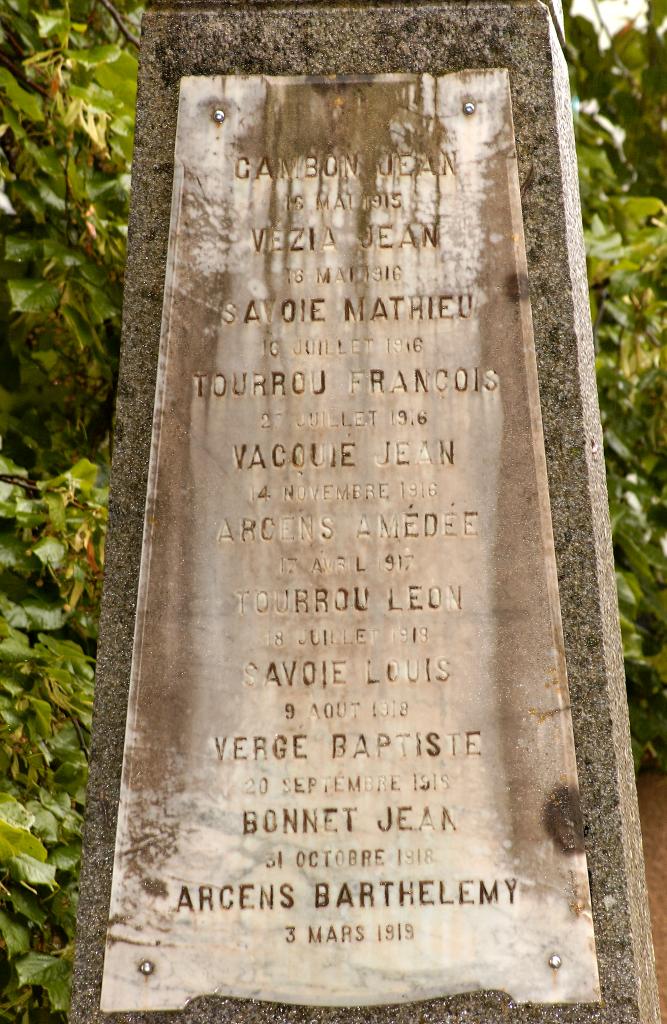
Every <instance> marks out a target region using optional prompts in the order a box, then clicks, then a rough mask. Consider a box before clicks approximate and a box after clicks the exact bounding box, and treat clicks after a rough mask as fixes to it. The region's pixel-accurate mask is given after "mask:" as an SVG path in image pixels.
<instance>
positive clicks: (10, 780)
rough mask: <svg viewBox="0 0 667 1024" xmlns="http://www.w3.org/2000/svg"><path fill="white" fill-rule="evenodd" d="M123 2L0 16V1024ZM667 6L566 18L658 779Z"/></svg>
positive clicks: (107, 173) (100, 511)
mask: <svg viewBox="0 0 667 1024" xmlns="http://www.w3.org/2000/svg"><path fill="white" fill-rule="evenodd" d="M140 6H141V4H140V2H139V0H116V2H115V3H114V4H113V7H114V8H116V9H117V11H118V12H119V19H120V22H121V25H122V26H123V30H122V31H121V29H120V28H119V25H118V20H117V19H115V18H113V17H112V16H110V13H109V9H108V7H109V4H108V0H106V2H101V0H69V2H68V0H0V439H1V441H2V444H1V446H0V992H1V995H0V1024H2V1022H20V1024H28V1022H30V1024H32V1022H33V1021H45V1022H50V1024H61V1022H63V1021H64V1019H65V1013H66V1008H67V1003H68V991H69V978H70V971H71V963H72V940H73V935H74V921H75V912H76V898H77V877H78V864H79V852H80V843H81V826H82V817H81V815H82V808H83V799H84V787H85V780H86V764H87V747H88V741H89V730H90V716H91V701H92V685H93V666H94V662H93V658H94V654H95V640H96V628H97V627H96V623H97V612H98V605H99V597H100V589H101V574H102V566H103V561H104V534H105V527H106V488H105V482H106V478H107V464H108V456H109V450H108V449H109V433H110V426H111V402H112V394H113V387H114V380H115V373H116V363H117V354H118V340H119V331H120V302H121V286H122V268H123V262H124V251H125V234H126V217H127V203H128V188H129V161H130V155H131V149H132V132H133V123H134V120H133V119H134V99H135V79H136V50H135V47H134V45H133V42H132V37H133V36H136V34H137V31H138V30H137V23H138V15H139V12H140ZM665 17H667V0H656V2H655V3H654V4H653V5H652V6H651V7H650V11H649V27H648V29H647V30H646V31H638V30H637V29H635V28H634V27H632V26H630V27H628V28H627V29H625V30H623V31H622V32H620V33H619V34H618V35H617V36H616V37H615V38H614V40H613V47H612V48H611V49H608V50H606V51H603V50H602V49H601V48H600V44H599V39H598V35H597V33H596V32H595V31H594V29H593V28H592V27H591V26H590V24H589V23H588V22H587V21H585V20H584V19H582V18H577V19H572V18H568V26H567V28H568V38H569V41H570V42H569V54H568V56H569V58H570V64H571V68H572V78H573V91H574V93H575V96H576V98H577V102H578V104H579V109H578V113H577V116H576V127H577V134H578V145H579V157H580V167H581V185H582V199H583V208H584V222H585V226H586V236H587V243H588V251H589V270H590V279H591V301H592V306H593V316H594V321H595V334H596V344H597V351H598V371H599V382H600V396H601V404H602V414H603V420H604V426H605V437H606V444H607V452H606V455H607V467H608V474H609V487H610V499H611V508H612V520H613V528H614V543H615V552H616V558H617V567H618V584H619V598H620V605H621V615H622V627H623V637H624V643H625V653H626V664H627V671H628V682H629V692H630V699H631V714H632V725H633V742H634V744H635V753H636V756H637V761H638V763H640V762H641V763H644V762H646V761H650V762H651V763H655V764H658V765H660V766H661V767H662V768H664V769H665V770H667V686H666V684H667V596H666V591H665V586H664V584H665V575H666V573H667V401H666V399H667V387H666V379H667V378H666V376H665V375H666V373H667V366H666V365H665V362H666V359H667V356H665V346H664V342H665V301H666V295H665V283H664V275H663V273H662V268H663V266H664V258H665V253H666V252H667V216H666V213H667V211H666V209H665V205H664V204H665V201H667V147H665V145H664V139H663V128H662V125H663V123H664V121H665V118H666V117H667V110H666V106H667V101H666V99H665V95H664V89H663V88H661V83H662V82H664V81H665V80H667V57H666V52H665V41H664V36H663V35H661V34H660V32H659V31H658V28H657V26H659V25H660V24H661V23H662V21H663V19H664V18H665Z"/></svg>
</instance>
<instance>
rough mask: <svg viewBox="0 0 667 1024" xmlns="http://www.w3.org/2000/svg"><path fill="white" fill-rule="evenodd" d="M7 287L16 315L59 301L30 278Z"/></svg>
mask: <svg viewBox="0 0 667 1024" xmlns="http://www.w3.org/2000/svg"><path fill="white" fill-rule="evenodd" d="M0 70H2V69H1V68H0ZM7 287H8V288H9V295H10V298H11V300H12V309H14V310H16V312H18V313H48V312H50V311H51V310H54V309H55V308H56V306H57V305H58V302H59V301H60V290H59V289H58V288H56V287H55V285H52V284H51V283H50V282H49V281H38V280H34V279H33V278H31V277H24V278H15V279H14V280H13V281H8V282H7Z"/></svg>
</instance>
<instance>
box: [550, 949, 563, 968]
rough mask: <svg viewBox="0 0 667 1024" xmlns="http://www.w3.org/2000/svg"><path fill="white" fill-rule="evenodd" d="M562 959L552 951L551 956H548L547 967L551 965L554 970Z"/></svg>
mask: <svg viewBox="0 0 667 1024" xmlns="http://www.w3.org/2000/svg"><path fill="white" fill-rule="evenodd" d="M562 963H563V961H562V960H561V958H560V957H559V955H558V953H554V954H553V956H550V957H549V967H552V968H553V969H554V971H557V970H558V968H559V967H560V966H561V964H562Z"/></svg>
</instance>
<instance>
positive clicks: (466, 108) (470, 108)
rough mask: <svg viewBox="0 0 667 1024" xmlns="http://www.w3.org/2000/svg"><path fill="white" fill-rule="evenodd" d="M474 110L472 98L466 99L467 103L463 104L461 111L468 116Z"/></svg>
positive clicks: (475, 108)
mask: <svg viewBox="0 0 667 1024" xmlns="http://www.w3.org/2000/svg"><path fill="white" fill-rule="evenodd" d="M476 110H477V107H476V106H475V104H474V103H473V102H472V100H468V102H467V103H464V104H463V113H464V114H465V116H466V117H470V115H471V114H474V113H475V111H476Z"/></svg>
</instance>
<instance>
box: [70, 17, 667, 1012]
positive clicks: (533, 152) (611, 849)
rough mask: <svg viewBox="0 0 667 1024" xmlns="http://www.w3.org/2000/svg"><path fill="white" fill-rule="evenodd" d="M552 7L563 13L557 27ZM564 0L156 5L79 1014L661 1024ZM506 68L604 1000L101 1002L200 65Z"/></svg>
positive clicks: (140, 144) (129, 300) (143, 124)
mask: <svg viewBox="0 0 667 1024" xmlns="http://www.w3.org/2000/svg"><path fill="white" fill-rule="evenodd" d="M554 19H556V20H554ZM560 39H562V25H561V23H560V4H559V2H558V0H552V2H550V3H549V4H547V5H544V4H542V3H540V2H537V0H512V2H501V0H450V2H441V3H438V2H422V0H412V2H405V0H403V2H400V0H396V2H393V0H385V2H384V3H372V2H367V3H361V2H356V0H349V2H348V3H342V2H338V0H330V2H325V0H321V2H317V0H310V2H307V0H303V2H299V0H292V2H269V0H237V2H234V0H218V2H215V0H182V2H174V0H172V2H162V0H156V2H154V3H153V5H152V6H151V8H150V10H149V11H148V13H147V14H146V15H145V17H144V23H143V34H142V58H141V71H140V87H139V100H138V111H137V141H136V149H135V155H134V165H133V190H132V216H131V223H130V237H129V257H128V267H127V280H126V287H125V309H124V345H123V357H122V364H121V373H120V380H119V387H118V406H117V428H116V437H115V454H114V472H113V478H112V506H111V528H110V536H109V543H108V554H107V574H106V584H105V594H104V604H103V615H102V624H101V638H102V639H101V643H100V657H99V667H98V682H97V694H96V704H95V726H94V743H93V752H92V759H91V775H90V785H89V790H88V801H89V803H88V814H87V831H86V843H85V850H84V867H83V875H82V894H81V902H80V907H79V930H78V944H77V962H76V970H75V987H74V998H73V1007H72V1016H71V1020H72V1021H73V1024H94V1022H98V1024H99V1022H102V1021H104V1020H108V1021H109V1022H110V1024H111V1022H113V1024H121V1022H123V1024H140V1022H141V1024H149V1022H155V1024H177V1022H184V1024H185V1022H188V1024H212V1022H219V1024H223V1022H224V1024H245V1022H248V1024H250V1022H253V1024H279V1022H280V1024H288V1022H289V1024H362V1022H363V1024H436V1022H439V1024H506V1022H508V1021H510V1022H511V1021H516V1022H519V1021H520V1022H524V1024H556V1022H561V1024H583V1022H587V1024H593V1022H595V1024H640V1022H641V1024H657V1022H658V1021H659V1019H660V1018H659V1009H658V997H657V990H656V983H655V975H654V965H653V953H652V947H651V940H650V925H649V919H648V911H647V903H646V894H645V888H644V867H643V858H642V849H641V838H640V831H639V820H638V814H637V802H636V794H635V786H634V776H633V766H632V759H631V754H630V738H629V730H628V719H627V706H626V700H625V688H624V677H623V660H622V651H621V643H620V635H619V627H618V610H617V603H616V590H615V583H614V574H613V559H612V550H611V540H610V530H609V519H608V510H607V494H606V486H605V477H604V460H603V454H602V435H601V430H600V418H599V412H598V404H597V393H596V386H595V373H594V352H593V341H592V335H591V326H590V316H589V307H588V294H587V287H586V269H585V259H584V249H583V238H582V230H581V215H580V208H579V195H578V188H577V174H576V158H575V152H574V140H573V132H572V120H571V115H570V105H569V90H568V81H567V70H566V66H565V61H564V58H563V54H562V51H561V47H560V43H559V40H560ZM497 67H501V68H508V69H509V72H510V82H511V88H512V98H513V109H514V121H515V126H516V142H517V149H518V156H519V168H520V175H521V181H522V196H523V212H524V220H525V232H526V244H527V255H528V269H529V283H530V297H531V302H532V311H533V319H534V328H535V344H536V349H537V361H538V370H539V383H540V400H541V406H542V416H543V421H544V434H545V445H546V457H547V466H548V476H549V487H550V494H551V505H552V518H553V527H554V534H555V544H556V556H557V565H558V576H559V585H560V598H561V607H562V616H563V628H564V636H565V650H566V657H567V665H568V672H569V680H570V690H571V696H572V716H573V722H574V734H575V743H576V754H577V764H578V772H579V781H580V787H581V797H582V806H583V815H584V823H585V828H584V832H585V837H586V852H587V856H588V864H589V868H590V881H591V892H592V903H593V912H594V923H595V934H596V941H597V950H598V958H599V968H600V977H601V984H602V994H603V1001H602V1003H601V1004H594V1005H575V1006H562V1007H561V1006H535V1005H532V1006H531V1005H521V1006H516V1005H515V1004H513V1003H512V1002H511V1001H510V1000H509V998H508V997H507V996H505V995H503V994H501V993H476V994H472V995H466V996H459V997H456V998H451V999H446V1000H433V1001H430V1002H427V1003H419V1004H412V1005H405V1006H400V1007H389V1008H386V1007H385V1008H382V1009H368V1008H365V1009H355V1008H348V1009H335V1010H334V1009H316V1010H315V1009H309V1008H304V1007H294V1006H286V1005H271V1004H265V1003H259V1002H241V1001H235V1000H230V999H219V998H212V997H207V998H202V999H198V1000H195V1001H193V1002H192V1003H190V1004H189V1005H188V1007H187V1008H186V1009H185V1010H183V1011H182V1012H178V1013H143V1014H142V1013H132V1014H113V1015H106V1014H102V1013H101V1012H100V1011H99V1009H98V1007H99V999H100V986H101V978H102V967H103V956H104V944H105V935H106V927H107V920H108V908H109V894H110V887H111V871H112V861H113V851H114V840H115V829H116V808H117V804H118V794H119V786H120V773H121V762H122V751H123V738H124V730H125V719H126V711H127V693H128V684H129V677H130V664H131V657H132V641H133V633H134V617H135V608H136V596H137V583H138V573H139V564H140V552H141V541H142V528H143V516H144V503H145V496H146V483H147V472H148V459H149V448H150V439H151V425H152V414H153V401H154V393H155V380H156V365H157V354H158V347H159V341H160V326H161V318H162V298H163V288H164V278H165V265H166V254H167V241H168V230H169V215H170V201H171V189H172V175H173V153H174V137H175V127H176V112H177V101H178V89H179V80H180V78H181V77H182V76H184V75H218V74H271V75H299V74H318V75H330V74H336V73H348V74H350V73H354V74H381V73H387V72H413V73H420V72H428V73H430V74H432V75H442V74H446V73H448V72H453V71H460V70H465V69H482V68H497Z"/></svg>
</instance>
